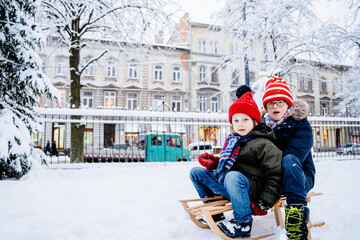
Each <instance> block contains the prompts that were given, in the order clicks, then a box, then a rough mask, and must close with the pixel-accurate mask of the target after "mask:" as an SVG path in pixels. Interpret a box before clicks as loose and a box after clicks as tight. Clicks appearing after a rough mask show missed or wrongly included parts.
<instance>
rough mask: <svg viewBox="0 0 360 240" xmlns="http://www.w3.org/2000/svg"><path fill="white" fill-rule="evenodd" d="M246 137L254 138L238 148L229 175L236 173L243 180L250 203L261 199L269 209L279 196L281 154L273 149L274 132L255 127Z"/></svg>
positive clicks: (262, 127)
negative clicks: (244, 177)
mask: <svg viewBox="0 0 360 240" xmlns="http://www.w3.org/2000/svg"><path fill="white" fill-rule="evenodd" d="M249 134H250V135H253V136H254V137H255V138H254V139H253V140H251V141H249V142H247V143H242V144H241V145H240V152H239V155H238V157H237V159H236V161H235V162H234V164H233V166H232V168H231V169H230V171H239V172H241V173H242V174H244V175H245V176H246V177H247V179H248V180H249V183H250V200H251V201H253V202H256V201H257V200H259V199H261V200H262V201H264V202H265V203H266V204H268V206H269V207H272V206H273V205H274V204H275V203H276V202H277V200H279V198H280V195H281V187H282V186H281V159H282V152H281V151H280V150H279V149H278V148H277V147H276V146H275V143H276V138H275V134H274V131H273V130H272V129H271V128H270V127H268V126H266V125H265V124H260V125H258V126H256V127H255V128H254V129H253V130H252V131H251V132H250V133H249Z"/></svg>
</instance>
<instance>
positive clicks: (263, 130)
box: [250, 123, 276, 143]
mask: <svg viewBox="0 0 360 240" xmlns="http://www.w3.org/2000/svg"><path fill="white" fill-rule="evenodd" d="M250 134H251V135H253V136H254V137H262V138H267V139H269V140H270V141H272V142H273V143H276V136H275V133H274V131H273V130H272V128H271V127H269V126H267V125H265V124H264V123H260V124H259V125H257V126H256V127H254V129H253V130H252V131H251V132H250Z"/></svg>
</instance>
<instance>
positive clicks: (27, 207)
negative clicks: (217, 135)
mask: <svg viewBox="0 0 360 240" xmlns="http://www.w3.org/2000/svg"><path fill="white" fill-rule="evenodd" d="M66 166H69V168H71V169H65V170H64V169H56V170H54V169H47V170H42V171H32V173H33V175H29V176H27V178H26V179H25V180H24V179H22V180H20V181H13V180H5V181H0V189H1V190H0V194H1V196H2V197H1V198H0V212H1V214H0V232H1V238H2V239H12V240H17V239H19V240H20V239H59V240H60V239H61V240H64V239H72V240H77V239H87V240H95V239H114V240H115V239H116V240H119V239H126V240H131V239H149V240H153V239H157V240H171V239H174V240H175V239H176V240H178V239H181V240H190V239H197V240H215V239H220V238H219V237H218V236H217V235H216V234H215V233H214V232H213V231H211V230H205V229H201V228H199V227H197V226H196V225H195V224H193V223H192V222H191V220H190V219H189V217H188V216H186V214H185V211H184V210H183V208H182V206H181V205H180V203H179V202H178V200H181V199H191V198H196V191H195V189H194V188H193V186H192V184H191V182H190V180H189V177H188V174H189V171H190V169H191V168H192V167H194V166H197V163H195V162H191V163H171V164H170V163H166V165H165V164H164V163H139V164H136V163H133V164H106V165H101V164H92V165H88V164H83V165H66ZM76 166H81V167H82V168H79V169H74V167H76ZM316 167H317V176H316V177H317V178H316V186H315V189H314V191H316V192H323V193H324V195H323V196H318V197H315V198H313V200H312V202H311V203H310V204H309V207H310V212H311V219H312V221H313V223H316V222H318V221H325V222H326V224H325V226H324V227H321V228H313V229H312V230H311V233H312V237H313V239H314V240H316V239H318V240H320V239H321V240H324V239H326V240H332V239H333V240H337V239H347V240H352V239H353V240H355V239H358V236H359V234H360V229H359V228H358V223H357V220H358V219H359V217H360V205H359V204H358V201H359V197H360V191H359V190H360V189H359V188H360V186H359V184H358V183H359V182H360V176H359V174H358V172H359V170H360V161H357V160H349V161H335V160H323V161H321V162H317V163H316ZM227 216H228V217H229V215H227ZM253 227H254V229H253V233H254V234H256V233H259V232H266V231H275V232H276V235H275V236H272V237H269V238H267V239H277V240H278V239H283V238H284V230H280V229H279V228H276V225H275V221H274V218H273V213H269V214H268V215H267V216H265V217H254V225H253Z"/></svg>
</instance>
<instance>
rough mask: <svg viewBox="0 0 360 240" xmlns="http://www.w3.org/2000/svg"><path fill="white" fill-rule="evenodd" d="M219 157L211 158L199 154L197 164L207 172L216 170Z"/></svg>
mask: <svg viewBox="0 0 360 240" xmlns="http://www.w3.org/2000/svg"><path fill="white" fill-rule="evenodd" d="M219 159H220V158H219V157H216V156H213V155H211V154H208V153H204V154H200V155H199V157H198V160H199V163H200V164H201V165H202V166H203V167H205V168H206V169H207V170H209V171H213V170H214V169H216V167H217V165H218V164H219Z"/></svg>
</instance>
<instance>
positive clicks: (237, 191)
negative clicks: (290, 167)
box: [190, 86, 281, 238]
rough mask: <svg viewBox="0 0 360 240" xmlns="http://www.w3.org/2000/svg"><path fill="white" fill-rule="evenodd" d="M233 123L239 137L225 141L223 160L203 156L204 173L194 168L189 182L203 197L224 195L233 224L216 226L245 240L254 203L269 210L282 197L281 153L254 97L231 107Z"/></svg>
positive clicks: (242, 98)
mask: <svg viewBox="0 0 360 240" xmlns="http://www.w3.org/2000/svg"><path fill="white" fill-rule="evenodd" d="M240 88H244V86H241V87H240ZM248 89H249V88H248ZM249 90H250V89H249ZM250 91H251V90H250ZM229 122H230V123H231V124H232V126H233V129H234V132H235V133H231V134H229V136H228V137H227V139H226V140H225V144H224V146H223V150H222V151H221V153H220V159H219V161H217V158H216V157H215V156H212V155H209V154H207V155H200V156H199V162H200V163H201V164H202V165H203V166H205V168H202V167H194V168H193V169H192V170H191V171H190V178H191V180H192V182H193V184H194V186H195V189H196V190H197V192H198V194H199V196H200V198H204V197H213V196H215V195H222V196H223V197H224V198H226V199H229V200H231V203H232V208H233V210H234V211H233V215H234V219H231V220H230V221H229V222H228V223H226V224H225V222H220V223H218V227H219V228H220V230H221V231H222V232H223V233H224V234H225V235H226V236H228V237H230V238H239V237H242V238H244V237H249V236H250V234H251V227H252V214H253V211H252V209H251V207H250V201H252V202H255V203H256V204H257V205H258V206H259V207H260V208H261V209H262V210H265V211H267V210H268V209H269V208H270V207H272V206H273V205H274V204H275V203H276V201H277V200H278V199H279V197H280V195H281V151H280V150H279V149H278V148H277V147H276V146H275V144H274V143H275V141H276V139H275V135H274V132H273V131H272V130H271V128H270V127H267V126H266V125H264V124H261V123H260V122H261V116H260V112H259V109H258V106H257V105H256V103H255V101H254V99H253V97H252V94H251V92H246V93H244V94H243V95H242V96H240V97H239V98H238V99H237V100H236V101H235V102H234V103H233V104H232V105H231V106H230V108H229ZM212 160H215V161H212ZM217 163H218V166H217V167H216V164H217ZM215 168H216V169H215ZM213 169H215V171H214V172H212V170H213ZM214 220H215V219H214ZM215 221H216V220H215Z"/></svg>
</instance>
